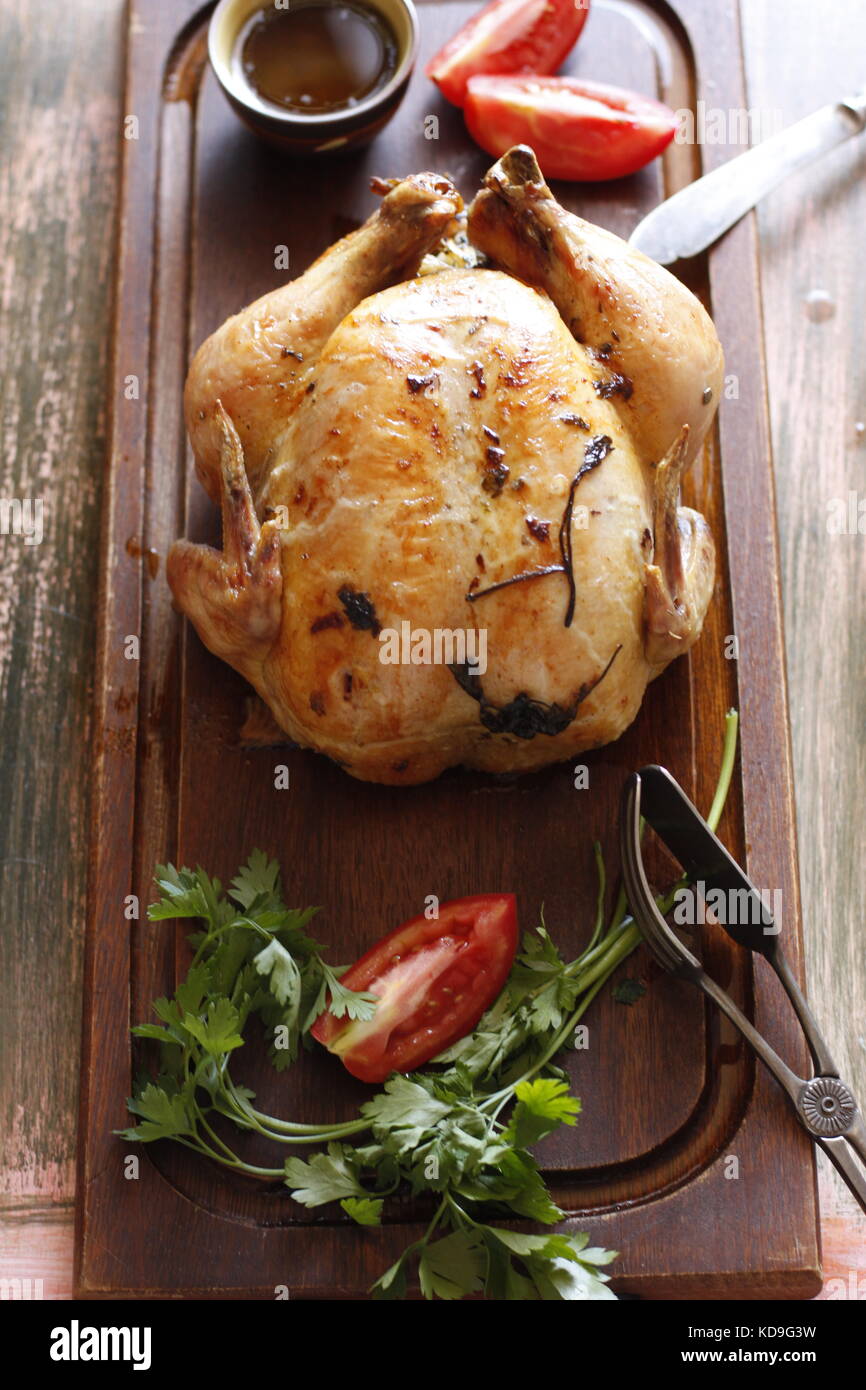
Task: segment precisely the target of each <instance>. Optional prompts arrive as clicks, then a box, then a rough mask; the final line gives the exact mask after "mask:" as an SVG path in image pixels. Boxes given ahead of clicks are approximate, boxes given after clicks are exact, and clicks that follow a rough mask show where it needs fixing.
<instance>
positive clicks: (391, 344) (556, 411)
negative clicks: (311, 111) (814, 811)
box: [169, 150, 722, 784]
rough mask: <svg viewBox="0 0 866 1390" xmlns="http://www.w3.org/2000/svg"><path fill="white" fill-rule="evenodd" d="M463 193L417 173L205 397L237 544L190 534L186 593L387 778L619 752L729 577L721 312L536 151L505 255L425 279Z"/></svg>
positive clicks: (519, 172)
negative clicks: (710, 453) (712, 529)
mask: <svg viewBox="0 0 866 1390" xmlns="http://www.w3.org/2000/svg"><path fill="white" fill-rule="evenodd" d="M460 206H461V203H460V198H459V195H458V194H457V193H456V191H455V190H454V189H453V188H452V187H451V185H450V184H449V183H448V182H447V180H444V179H443V178H442V177H441V176H438V175H419V176H416V177H415V178H413V179H407V180H404V181H403V182H401V183H399V184H397V185H396V186H395V187H393V188H392V189H391V190H390V191H389V192H388V193H387V194H386V196H385V197H384V199H383V202H382V205H381V207H380V209H379V210H378V212H377V213H376V214H375V216H374V217H373V218H371V219H370V221H369V222H368V223H367V224H366V225H365V226H364V227H363V228H361V229H360V230H359V231H358V232H355V233H353V234H352V236H350V237H348V238H346V239H345V240H344V241H342V242H339V243H337V245H336V246H334V247H332V248H331V250H330V251H329V252H327V253H326V254H325V256H323V257H322V258H320V260H319V261H318V262H317V263H316V264H315V266H313V267H312V268H311V269H310V270H309V271H308V272H307V273H306V275H304V276H302V277H301V278H300V280H298V281H295V282H293V284H291V285H289V286H286V287H284V288H283V289H281V290H278V291H276V292H274V294H272V295H267V296H265V298H264V299H262V300H260V301H258V303H257V304H256V305H253V306H251V307H250V309H248V310H246V311H245V312H244V313H243V314H241V315H238V316H237V317H236V318H234V319H231V320H229V321H228V323H227V324H226V325H224V326H223V328H221V329H220V330H219V331H218V332H217V333H216V334H214V335H213V337H212V338H210V339H209V340H208V342H207V343H205V344H204V346H203V347H202V348H201V349H200V351H199V353H198V355H197V356H196V359H195V361H194V362H193V365H192V368H191V371H190V375H189V379H188V383H187V391H186V409H187V420H188V425H189V428H190V434H191V437H192V440H193V447H194V451H195V456H196V465H197V470H198V472H199V476H200V477H201V479H202V481H203V482H204V484H205V486H206V487H207V488H208V490H209V492H210V493H211V495H212V496H214V497H215V498H219V500H220V502H221V506H222V511H223V525H224V548H223V551H222V552H217V551H214V550H211V549H210V548H208V547H204V546H197V545H191V544H189V543H188V542H184V541H181V542H178V543H177V545H176V546H175V547H174V548H173V549H172V552H171V556H170V562H169V582H170V583H171V586H172V589H173V592H174V595H175V598H176V601H177V603H178V605H179V607H180V608H181V609H182V610H183V611H184V612H185V613H187V614H188V616H189V617H190V618H191V619H192V621H193V622H194V624H195V626H196V628H197V630H198V632H199V634H200V636H201V638H202V640H203V641H204V642H205V643H206V645H207V646H208V647H209V648H210V649H211V650H212V651H213V652H215V653H216V654H217V655H219V656H220V657H222V658H223V659H224V660H226V661H227V662H229V663H230V664H231V665H232V666H233V667H235V669H237V670H238V671H240V672H241V673H242V674H243V675H244V676H245V677H246V678H247V680H249V681H250V683H251V684H252V685H253V686H254V687H255V689H256V690H257V691H258V692H259V694H260V695H261V696H262V698H263V699H264V700H265V702H266V703H267V705H268V706H269V708H270V710H271V711H272V713H273V715H274V717H275V719H276V720H277V722H278V724H279V725H280V726H281V728H282V729H284V730H285V731H286V733H287V734H288V735H289V736H290V737H291V738H292V739H293V740H295V741H296V742H297V743H299V744H302V745H304V746H308V747H311V748H315V749H317V750H318V751H320V752H322V753H325V754H327V755H328V756H330V757H331V758H334V759H336V760H338V761H339V762H340V763H341V764H342V765H343V766H344V767H345V769H346V771H347V772H349V773H351V774H352V775H353V776H355V777H359V778H362V779H365V780H370V781H378V782H385V783H392V784H412V783H417V782H423V781H426V780H428V779H430V778H432V777H436V776H437V775H438V774H439V773H441V772H442V771H443V770H444V769H446V768H448V767H450V766H453V765H456V764H464V765H467V766H469V767H474V768H479V769H485V770H488V771H492V772H505V771H523V770H529V769H532V768H538V767H541V766H544V765H545V764H548V763H551V762H555V761H559V760H561V759H565V758H569V757H571V756H572V755H573V754H576V753H578V752H580V751H582V750H584V749H587V748H590V747H595V746H598V745H601V744H604V743H607V742H610V741H611V740H613V739H615V738H617V737H619V735H620V734H621V733H622V732H623V731H624V730H625V729H626V728H627V727H628V725H629V724H630V723H631V722H632V720H633V719H634V717H635V715H636V713H637V711H638V709H639V707H640V703H641V700H642V698H643V694H644V691H645V689H646V686H647V683H648V682H649V681H650V680H651V679H652V678H653V677H654V676H655V675H657V674H658V673H659V671H661V670H662V669H663V668H664V666H665V665H666V664H667V663H668V662H669V661H670V660H671V659H672V658H673V657H674V656H676V655H678V654H680V653H681V652H684V651H687V650H688V648H689V647H690V646H691V645H692V643H693V642H694V641H695V640H696V638H697V637H698V635H699V633H700V629H701V625H702V622H703V618H704V614H705V612H706V608H707V605H708V602H709V598H710V595H711V591H712V585H713V571H714V561H713V544H712V539H711V537H710V535H709V532H708V529H707V527H706V524H705V522H704V521H703V518H701V517H700V516H699V515H698V514H697V513H695V512H693V511H690V510H689V509H686V508H682V507H680V506H679V503H678V497H679V482H680V478H681V475H682V472H683V470H684V469H685V467H686V466H687V465H688V462H689V461H690V459H691V458H692V457H693V455H694V452H695V449H696V448H697V446H698V445H699V443H700V440H701V438H702V437H703V434H704V433H705V432H706V429H707V428H708V427H709V424H710V421H711V419H712V415H713V412H714V410H715V403H716V401H717V400H718V392H719V387H720V384H721V373H722V358H721V351H720V349H719V345H718V340H717V338H716V335H715V332H714V330H713V327H712V324H711V322H710V320H709V319H708V317H707V316H706V314H705V312H704V310H703V309H702V308H701V306H700V305H699V304H698V303H697V301H696V300H695V299H694V298H693V297H692V296H691V295H690V294H689V292H688V291H687V290H686V289H685V288H684V287H683V286H682V285H681V284H680V283H679V282H678V281H677V280H675V279H674V278H673V277H671V276H670V275H669V274H668V273H667V272H666V271H664V270H662V269H661V268H660V267H658V266H656V265H655V264H654V263H653V262H649V261H646V259H645V258H644V257H638V256H637V255H636V253H634V252H632V251H630V249H629V248H628V247H626V246H624V244H623V243H621V242H618V241H617V239H616V238H612V237H611V236H610V234H609V233H606V232H602V231H600V229H598V228H595V227H592V226H591V224H588V223H585V222H581V221H580V220H579V219H577V218H574V217H573V216H572V215H571V214H569V213H566V212H565V211H564V210H563V209H562V208H561V207H560V206H559V205H558V204H557V203H556V202H555V200H554V199H553V198H552V195H551V194H550V192H549V190H548V189H547V188H546V186H545V185H544V183H543V181H542V179H541V175H540V173H539V171H538V169H537V166H536V165H535V161H534V159H533V157H532V156H531V152H529V151H526V150H518V151H513V152H511V154H510V155H506V156H505V157H504V158H503V160H501V161H500V162H499V163H498V164H497V165H496V166H494V168H493V170H491V172H490V174H489V175H488V176H487V179H486V181H485V189H484V191H483V192H482V193H481V194H480V195H479V197H478V199H476V202H475V204H474V205H473V207H472V209H470V215H469V230H470V235H471V237H472V239H473V241H474V242H475V244H476V245H477V246H479V247H480V248H481V250H483V251H484V252H486V253H487V255H488V256H489V258H490V260H491V263H492V264H491V266H490V267H489V268H478V269H449V270H443V271H441V272H439V273H437V274H435V275H428V276H425V277H422V278H418V277H417V276H416V274H415V271H416V269H417V266H418V264H419V263H420V260H421V258H422V257H423V255H424V254H425V253H426V252H427V251H429V250H430V249H431V247H434V246H435V245H436V243H437V242H438V241H439V239H440V238H441V237H442V235H443V234H444V233H445V232H446V231H447V230H448V228H449V226H451V224H452V221H453V218H454V216H455V214H456V213H457V212H458V211H459V209H460ZM644 305H645V306H646V307H645V308H644V307H642V306H644ZM575 333H577V334H578V337H575ZM579 339H580V340H579ZM424 634H427V637H426V638H425V636H424ZM436 634H439V639H437V638H436ZM448 634H450V639H449V637H448V636H447V635H448ZM398 639H399V640H398ZM437 640H439V641H440V645H439V647H438V648H437V647H436V645H435V644H436V641H437ZM425 642H426V646H425ZM482 654H483V656H482ZM473 657H474V660H473V659H472V658H473Z"/></svg>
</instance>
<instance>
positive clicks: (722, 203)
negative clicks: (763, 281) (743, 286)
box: [629, 90, 866, 265]
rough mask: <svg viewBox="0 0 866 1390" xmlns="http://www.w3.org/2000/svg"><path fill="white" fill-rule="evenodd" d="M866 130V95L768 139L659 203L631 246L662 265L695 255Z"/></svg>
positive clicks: (633, 236)
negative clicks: (792, 176) (796, 176)
mask: <svg viewBox="0 0 866 1390" xmlns="http://www.w3.org/2000/svg"><path fill="white" fill-rule="evenodd" d="M864 129H866V90H864V91H862V92H859V93H858V94H857V95H856V96H853V97H851V98H850V99H848V100H846V101H840V102H835V103H832V104H831V105H829V106H822V107H821V108H820V110H818V111H815V112H813V113H812V115H811V116H807V117H806V118H805V120H802V121H797V122H796V123H795V124H794V125H791V126H788V127H787V129H786V130H782V131H780V132H779V133H778V135H771V136H770V138H769V139H768V140H763V141H762V142H761V144H760V145H755V147H754V148H753V149H751V150H746V152H745V153H744V154H740V155H737V156H736V157H735V158H734V159H731V160H729V161H728V162H727V164H722V165H720V167H719V168H718V169H714V170H713V171H712V173H710V174H705V175H704V177H703V178H701V179H696V180H695V182H694V183H690V184H689V185H688V186H687V187H686V188H683V189H681V190H680V192H679V193H675V194H674V195H673V197H671V198H668V199H667V200H666V201H665V202H664V203H660V204H659V206H658V207H657V208H654V209H653V211H652V212H651V213H649V215H648V216H647V217H645V218H644V219H643V221H642V222H639V223H638V225H637V226H636V227H635V229H634V231H633V232H632V234H631V236H630V237H629V245H630V246H634V247H635V249H636V250H638V251H642V252H643V253H644V255H646V256H650V257H652V259H653V260H654V261H658V262H659V264H660V265H670V264H671V262H672V261H677V260H683V259H685V258H686V257H687V256H696V255H697V254H698V252H699V251H704V250H705V249H706V248H707V247H708V246H711V245H712V244H713V242H714V241H717V240H718V238H719V237H720V236H721V235H722V233H723V232H726V231H727V230H728V229H729V228H730V227H733V225H734V223H735V222H739V220H740V218H741V217H743V216H744V215H745V214H746V213H747V212H748V211H749V210H750V209H751V208H753V207H754V206H755V204H756V203H758V202H760V200H761V198H763V197H764V195H765V194H767V193H769V192H771V190H772V189H774V188H775V187H776V186H777V185H778V184H780V183H781V182H782V180H783V179H786V178H787V177H788V175H789V174H792V173H794V172H795V170H797V169H802V168H804V167H805V166H806V165H807V164H811V163H812V162H813V160H815V159H819V158H820V156H821V155H822V154H826V153H827V151H828V150H831V149H834V148H835V146H836V145H840V144H841V143H842V141H843V140H848V139H850V137H851V136H852V135H857V134H859V133H860V132H861V131H863V130H864Z"/></svg>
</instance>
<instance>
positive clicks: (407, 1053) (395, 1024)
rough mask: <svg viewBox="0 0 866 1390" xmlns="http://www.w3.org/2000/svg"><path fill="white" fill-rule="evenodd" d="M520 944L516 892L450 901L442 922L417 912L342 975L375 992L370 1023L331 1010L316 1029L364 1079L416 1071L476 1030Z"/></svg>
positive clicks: (345, 980)
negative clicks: (333, 1012) (340, 1015)
mask: <svg viewBox="0 0 866 1390" xmlns="http://www.w3.org/2000/svg"><path fill="white" fill-rule="evenodd" d="M516 950H517V907H516V903H515V900H514V895H513V894H512V893H484V894H481V895H480V896H479V897H474V898H458V899H457V900H455V901H454V902H450V903H445V904H443V905H442V906H441V907H440V908H439V917H438V919H437V920H436V921H428V920H427V918H426V917H413V918H412V921H411V922H406V923H405V924H404V925H403V926H402V927H398V928H397V930H396V931H392V932H390V933H389V934H388V935H387V936H383V937H382V940H381V941H378V942H377V943H376V945H375V946H373V947H371V949H370V950H369V951H367V953H366V955H363V956H362V957H361V959H360V960H359V961H356V963H355V964H354V965H353V966H352V967H351V969H349V970H347V971H346V973H345V975H343V976H342V978H341V983H342V984H344V985H347V986H348V987H349V989H354V990H358V991H360V990H366V991H368V992H369V993H370V994H375V995H376V997H377V1000H378V1002H377V1004H376V1010H375V1013H374V1015H373V1017H372V1019H370V1021H369V1022H367V1023H362V1022H353V1021H352V1020H351V1019H348V1018H335V1017H334V1015H333V1014H331V1013H328V1012H327V1011H326V1012H325V1013H323V1014H320V1015H319V1017H318V1018H317V1019H316V1022H315V1023H314V1024H313V1027H312V1029H311V1030H310V1031H311V1032H312V1034H313V1037H314V1038H317V1039H318V1041H319V1042H320V1043H323V1044H324V1045H325V1047H326V1048H327V1049H328V1051H329V1052H333V1053H335V1054H336V1055H337V1056H338V1057H340V1058H341V1059H342V1061H343V1065H344V1066H345V1067H346V1069H347V1070H348V1071H350V1072H351V1073H352V1075H353V1076H357V1077H359V1079H360V1080H361V1081H384V1080H385V1078H386V1076H389V1075H390V1074H391V1072H392V1071H414V1070H415V1068H416V1067H420V1066H422V1065H423V1064H424V1062H429V1060H430V1058H431V1057H435V1056H436V1055H437V1053H439V1052H443V1051H444V1050H445V1048H446V1047H450V1046H451V1044H452V1043H454V1042H456V1041H457V1039H458V1038H462V1037H464V1036H465V1034H466V1033H469V1032H471V1030H472V1029H473V1028H474V1027H475V1024H476V1023H477V1022H478V1020H479V1018H480V1017H481V1015H482V1014H483V1013H484V1010H485V1009H487V1008H489V1007H490V1005H491V1004H492V1003H493V1001H494V999H495V998H496V996H497V995H498V994H499V993H500V991H501V989H502V986H503V985H504V984H505V981H506V979H507V977H508V972H509V970H510V969H511V963H512V961H513V960H514V953H515V951H516Z"/></svg>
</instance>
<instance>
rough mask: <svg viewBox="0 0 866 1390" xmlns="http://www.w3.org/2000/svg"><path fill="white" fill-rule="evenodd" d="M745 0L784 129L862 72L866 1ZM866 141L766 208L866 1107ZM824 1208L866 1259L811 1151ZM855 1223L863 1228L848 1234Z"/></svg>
mask: <svg viewBox="0 0 866 1390" xmlns="http://www.w3.org/2000/svg"><path fill="white" fill-rule="evenodd" d="M814 22H815V9H814V6H810V5H809V4H808V3H807V0H791V3H790V4H789V5H786V7H785V17H784V34H781V35H780V33H779V24H780V15H779V7H778V5H776V4H774V3H773V0H751V3H750V4H748V5H746V6H745V7H744V11H743V24H744V33H745V38H746V52H747V55H748V79H749V100H750V105H752V106H754V107H755V108H757V109H758V110H760V111H765V112H769V113H778V118H779V119H780V120H782V121H784V122H785V123H786V124H787V123H790V122H792V121H796V120H799V119H800V118H802V117H803V116H807V115H808V114H809V112H810V111H813V110H815V109H817V107H819V106H821V105H823V104H824V103H825V102H829V101H836V100H839V99H840V98H841V97H844V96H846V95H848V94H849V93H851V92H854V91H857V90H858V89H859V88H861V87H862V84H863V64H862V55H863V52H864V49H866V12H864V10H863V7H862V6H858V5H824V6H822V7H821V13H820V46H819V47H818V48H816V44H815V30H814ZM864 174H866V141H864V140H863V139H862V138H861V139H859V140H852V141H850V142H849V143H847V144H845V145H844V146H842V147H841V148H840V149H838V150H835V151H833V153H832V154H831V155H829V156H827V157H825V159H824V160H822V161H821V162H820V163H818V164H816V165H813V166H812V168H811V169H810V170H809V171H808V172H804V173H801V174H799V175H796V176H795V177H793V178H791V179H789V180H788V181H787V182H786V183H785V184H783V185H782V187H780V188H779V189H777V190H776V191H775V192H774V193H773V194H772V196H771V197H769V198H767V199H766V200H765V201H764V203H763V204H762V206H761V208H760V210H759V224H760V230H761V266H762V277H763V293H764V334H765V342H766V348H767V374H768V383H769V393H770V407H771V421H772V431H773V446H774V447H773V454H774V459H775V466H776V478H777V498H778V519H779V533H780V541H781V556H782V580H783V594H784V601H785V632H786V638H787V656H788V671H789V680H790V691H791V726H792V738H793V751H794V768H795V785H796V787H797V810H798V823H799V840H800V863H801V876H802V889H803V922H804V935H805V942H806V966H807V971H806V973H807V978H808V980H809V989H810V995H811V998H812V1002H813V1004H814V1007H815V1011H816V1013H817V1016H818V1018H819V1020H820V1021H821V1024H822V1026H823V1028H824V1030H825V1033H826V1035H827V1038H828V1041H829V1043H830V1046H831V1050H832V1052H833V1054H834V1056H835V1059H836V1063H837V1065H838V1066H839V1068H840V1070H841V1073H842V1075H843V1076H845V1077H846V1078H847V1079H848V1081H849V1082H850V1083H851V1084H852V1086H853V1088H854V1091H855V1094H856V1095H857V1096H858V1097H859V1099H860V1101H861V1103H862V1104H866V1037H864V1028H863V1019H864V1016H866V969H864V947H863V902H864V898H866V859H864V856H863V852H862V842H863V834H862V816H861V812H862V808H863V806H864V804H866V740H864V728H866V707H864V703H863V647H864V640H866V538H864V536H863V535H862V534H860V535H850V534H842V535H834V534H830V533H828V528H827V521H828V516H829V512H828V506H829V504H830V502H831V499H833V498H838V499H845V500H847V497H848V493H849V491H854V492H855V493H857V495H858V496H859V498H861V499H862V498H863V497H864V496H866V486H864V476H866V475H864V470H866V372H864V369H863V356H864V327H863V326H864V323H866V285H864V279H863V270H862V228H863V224H864V219H866V179H864ZM820 1163H821V1167H822V1198H823V1200H824V1202H825V1203H826V1205H827V1209H828V1221H832V1222H833V1223H834V1225H833V1229H834V1231H835V1229H836V1225H837V1224H838V1220H839V1216H838V1213H840V1212H844V1213H845V1217H844V1220H845V1221H847V1222H848V1223H849V1225H848V1230H849V1237H850V1238H849V1245H848V1256H847V1258H849V1259H854V1258H855V1252H859V1253H857V1254H856V1261H857V1268H858V1269H860V1270H861V1271H866V1217H864V1216H863V1214H862V1213H861V1212H860V1211H859V1209H858V1208H857V1207H856V1205H855V1204H854V1203H853V1201H852V1200H851V1198H850V1194H849V1193H848V1191H847V1188H845V1186H844V1184H843V1183H842V1181H841V1179H840V1178H839V1177H838V1175H837V1174H836V1172H835V1169H833V1168H832V1167H831V1165H830V1164H829V1163H827V1162H826V1161H825V1160H824V1157H823V1155H820ZM855 1233H856V1234H857V1235H858V1236H859V1240H857V1239H855Z"/></svg>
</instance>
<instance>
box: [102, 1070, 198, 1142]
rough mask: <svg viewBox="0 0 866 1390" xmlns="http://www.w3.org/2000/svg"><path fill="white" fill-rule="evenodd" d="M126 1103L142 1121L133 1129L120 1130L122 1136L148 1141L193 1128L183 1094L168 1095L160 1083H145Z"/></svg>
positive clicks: (173, 1135)
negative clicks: (137, 1093)
mask: <svg viewBox="0 0 866 1390" xmlns="http://www.w3.org/2000/svg"><path fill="white" fill-rule="evenodd" d="M126 1106H127V1109H128V1110H131V1111H132V1114H133V1115H140V1116H141V1118H142V1122H141V1124H139V1125H136V1126H135V1127H134V1128H133V1129H124V1130H121V1131H120V1133H121V1134H122V1135H123V1137H124V1139H136V1140H140V1141H141V1143H143V1144H149V1143H151V1142H152V1141H153V1140H154V1139H176V1138H177V1137H178V1136H179V1135H185V1134H191V1133H193V1131H194V1128H195V1126H194V1122H193V1120H192V1117H191V1115H190V1111H189V1107H188V1105H187V1100H186V1097H185V1096H182V1095H171V1096H170V1095H167V1094H166V1092H165V1090H164V1089H163V1088H162V1087H161V1086H154V1085H152V1084H149V1085H147V1086H145V1088H144V1090H143V1091H142V1092H141V1094H140V1095H138V1096H135V1097H134V1098H133V1099H131V1100H128V1101H127V1102H126Z"/></svg>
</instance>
